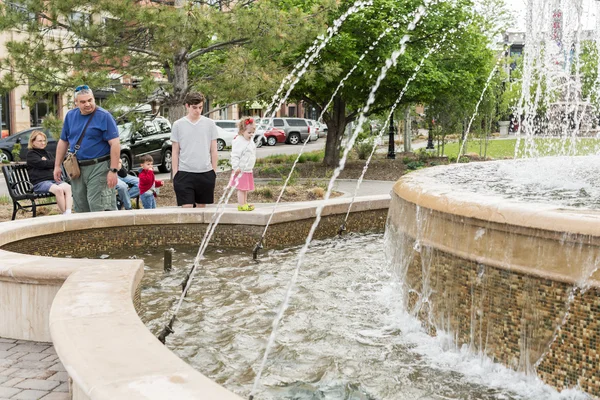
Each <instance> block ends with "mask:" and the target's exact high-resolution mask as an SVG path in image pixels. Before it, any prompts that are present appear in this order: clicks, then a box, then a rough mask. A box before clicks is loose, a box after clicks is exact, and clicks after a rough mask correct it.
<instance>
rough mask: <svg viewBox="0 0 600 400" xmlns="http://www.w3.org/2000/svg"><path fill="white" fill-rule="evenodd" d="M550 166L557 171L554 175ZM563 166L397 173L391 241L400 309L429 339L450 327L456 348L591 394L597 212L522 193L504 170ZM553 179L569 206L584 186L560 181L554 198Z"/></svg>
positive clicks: (595, 366)
mask: <svg viewBox="0 0 600 400" xmlns="http://www.w3.org/2000/svg"><path fill="white" fill-rule="evenodd" d="M587 159H589V158H587ZM579 161H582V162H581V163H579ZM586 161H587V160H577V161H576V162H575V164H578V163H579V164H581V165H585V164H586ZM553 162H554V163H555V164H556V166H555V167H556V168H557V169H561V170H562V172H558V171H557V172H554V173H553V171H552V170H551V167H550V166H549V165H551V164H552V163H553ZM561 162H562V161H561V160H558V159H556V160H550V161H548V160H544V161H543V165H544V166H545V168H547V169H546V170H542V171H540V170H539V168H540V164H539V163H538V161H534V160H531V161H519V162H514V161H498V162H490V163H481V164H479V165H474V164H470V165H453V166H445V167H434V168H430V169H427V170H421V171H417V172H415V173H411V174H409V175H406V176H404V177H403V178H402V179H401V180H400V181H398V182H397V183H396V185H395V186H394V190H393V194H392V202H391V205H390V213H389V217H388V220H389V226H388V229H389V230H388V241H389V244H390V245H391V246H392V249H391V259H392V262H393V265H394V269H395V273H396V274H397V276H398V278H399V279H401V280H402V281H403V283H404V286H405V290H404V293H405V301H406V304H407V307H408V308H409V309H410V311H411V312H412V313H413V314H414V315H416V316H418V317H419V318H420V319H421V321H422V323H423V325H424V326H425V328H426V329H428V330H429V332H430V333H431V334H434V335H435V334H436V333H437V331H438V330H440V329H441V330H444V331H447V332H450V333H451V335H452V337H453V338H454V342H455V345H457V346H465V345H466V346H469V347H470V349H471V350H472V351H474V352H481V353H484V354H486V355H487V356H489V357H491V358H493V359H495V360H498V361H499V362H501V363H503V364H504V365H506V366H509V367H511V368H513V369H515V370H521V371H525V372H528V373H535V374H537V375H538V376H539V377H540V378H541V379H542V380H544V381H545V382H546V383H548V384H550V385H552V386H554V387H556V388H557V389H559V390H562V389H565V388H568V387H574V386H579V387H581V388H582V389H583V390H585V391H586V392H588V393H591V394H593V395H595V396H598V395H600V385H599V382H598V381H597V379H596V376H598V374H599V373H600V370H599V365H600V364H599V363H598V361H599V357H600V354H598V351H597V338H598V336H599V334H600V324H599V323H598V322H597V321H599V320H600V297H599V291H598V285H599V282H600V279H599V277H600V275H599V274H598V271H597V267H598V265H599V264H598V260H599V257H600V252H599V246H598V244H599V243H600V212H599V211H598V210H595V209H593V208H592V207H586V208H576V207H573V206H569V205H565V204H564V201H557V200H550V201H547V202H542V201H544V196H543V195H540V193H539V191H538V190H537V188H532V192H533V193H534V195H533V196H532V197H533V198H534V199H535V200H528V199H527V195H524V196H516V195H515V193H514V192H520V190H519V189H518V188H519V185H522V184H523V182H522V181H520V182H517V183H516V184H515V185H512V186H511V185H510V184H508V185H507V184H506V183H507V182H506V181H510V177H511V173H509V172H507V171H509V170H510V169H511V168H517V169H518V168H525V171H527V169H529V173H531V170H533V171H534V173H538V174H539V175H542V176H545V175H549V176H550V175H553V174H554V175H555V176H561V174H564V173H565V168H567V169H568V168H569V167H570V165H567V166H564V165H563V164H561ZM571 166H572V165H571ZM490 171H492V172H491V173H490ZM497 171H502V172H503V173H502V175H501V176H498V175H497ZM572 175H573V176H576V175H577V174H572ZM490 181H492V182H494V181H495V182H497V183H498V184H497V185H496V187H497V188H498V189H499V190H497V193H494V189H493V187H492V186H494V185H488V184H487V182H490ZM482 182H483V183H482ZM480 183H481V184H480ZM544 184H546V183H544ZM587 184H588V182H585V180H584V181H582V182H580V186H581V187H587V186H586V185H587ZM528 185H529V182H526V184H525V185H524V186H528ZM561 185H563V186H564V185H566V187H564V188H563V190H562V191H563V192H564V193H566V194H565V196H563V197H566V198H567V199H569V200H568V201H569V202H570V201H571V200H572V199H571V196H570V194H569V193H570V192H572V191H577V190H579V189H581V188H578V187H577V182H573V181H570V182H562V183H561V182H560V179H559V181H558V182H556V187H554V188H552V190H551V191H552V193H554V194H556V193H557V191H558V192H560V190H558V189H557V188H558V187H560V186H561ZM511 188H512V189H511ZM515 188H517V190H514V189H515ZM516 197H523V198H522V199H517V198H516ZM548 197H551V196H548Z"/></svg>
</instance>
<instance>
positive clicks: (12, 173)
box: [2, 164, 69, 220]
mask: <svg viewBox="0 0 600 400" xmlns="http://www.w3.org/2000/svg"><path fill="white" fill-rule="evenodd" d="M2 173H3V174H4V178H5V179H6V186H7V187H8V194H9V195H10V198H11V199H12V201H13V213H12V218H11V219H12V220H14V219H15V218H16V217H17V211H19V210H24V211H25V210H27V209H29V208H30V209H31V211H32V212H33V216H34V217H35V216H36V209H37V207H38V206H41V205H43V206H45V205H51V204H56V198H55V199H54V201H44V202H43V203H41V204H40V203H36V201H39V200H41V199H48V198H54V194H52V193H50V192H46V193H34V192H33V184H32V183H31V182H30V181H29V174H28V173H27V164H11V165H3V166H2ZM62 179H64V180H65V182H68V181H69V180H68V177H67V175H66V174H65V172H64V171H63V175H62ZM23 202H25V204H22V203H23ZM26 202H31V204H27V203H26Z"/></svg>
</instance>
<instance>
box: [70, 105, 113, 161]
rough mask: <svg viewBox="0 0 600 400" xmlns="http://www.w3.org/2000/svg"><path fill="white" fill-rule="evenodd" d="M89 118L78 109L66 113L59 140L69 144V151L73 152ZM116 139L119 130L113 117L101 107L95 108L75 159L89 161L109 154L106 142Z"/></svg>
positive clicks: (108, 146) (89, 116) (89, 115)
mask: <svg viewBox="0 0 600 400" xmlns="http://www.w3.org/2000/svg"><path fill="white" fill-rule="evenodd" d="M91 116H92V114H88V115H81V111H79V108H75V109H73V110H70V111H69V112H68V113H67V116H66V117H65V123H64V125H63V129H62V133H61V134H60V138H61V139H62V140H64V141H67V142H69V151H74V150H75V149H74V147H75V145H76V144H77V141H78V140H79V137H80V136H81V133H82V132H83V128H84V127H85V124H86V123H87V122H88V120H89V119H90V118H91ZM118 137H119V129H118V128H117V123H116V121H115V119H114V118H113V116H112V115H110V113H109V112H108V111H106V110H105V109H103V108H102V107H98V106H96V114H95V115H94V119H93V120H92V122H90V124H89V125H88V127H87V130H86V131H85V136H84V137H83V140H82V141H81V145H80V147H79V151H78V152H77V159H78V160H91V159H94V158H98V157H102V156H106V155H108V154H110V145H109V144H108V141H109V140H111V139H115V138H118Z"/></svg>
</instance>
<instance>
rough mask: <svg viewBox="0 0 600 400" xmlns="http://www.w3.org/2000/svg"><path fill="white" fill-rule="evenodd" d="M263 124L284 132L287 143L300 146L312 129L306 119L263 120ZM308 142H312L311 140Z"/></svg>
mask: <svg viewBox="0 0 600 400" xmlns="http://www.w3.org/2000/svg"><path fill="white" fill-rule="evenodd" d="M267 121H268V122H267ZM261 122H262V123H267V124H268V125H269V126H272V127H274V128H277V129H281V130H282V131H284V132H285V137H286V143H290V144H298V143H301V142H303V141H305V140H306V138H308V137H309V135H310V133H311V127H310V126H309V125H308V122H307V120H305V119H304V118H272V119H270V120H267V119H265V118H263V119H262V120H261ZM308 141H310V138H309V139H308Z"/></svg>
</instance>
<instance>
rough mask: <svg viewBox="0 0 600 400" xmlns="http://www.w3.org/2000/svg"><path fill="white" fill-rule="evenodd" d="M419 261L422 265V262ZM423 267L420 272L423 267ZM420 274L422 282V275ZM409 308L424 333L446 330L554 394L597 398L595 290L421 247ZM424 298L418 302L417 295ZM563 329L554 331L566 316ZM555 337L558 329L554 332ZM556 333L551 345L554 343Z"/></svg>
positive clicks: (599, 329)
mask: <svg viewBox="0 0 600 400" xmlns="http://www.w3.org/2000/svg"><path fill="white" fill-rule="evenodd" d="M423 260H427V262H426V263H423ZM424 265H425V266H426V267H425V269H423V266H424ZM424 270H425V271H429V274H425V279H426V281H425V285H424V279H423V276H424V274H423V271H424ZM406 281H407V284H408V285H409V287H410V288H411V289H413V290H414V291H415V292H417V293H418V295H416V294H415V292H412V294H411V295H410V296H409V299H408V304H409V307H410V308H411V309H412V312H413V314H414V315H417V316H418V317H419V319H420V320H421V321H422V322H423V326H424V328H425V329H427V330H428V331H429V332H430V334H433V335H435V332H436V329H443V330H445V331H449V332H452V333H453V334H454V338H455V340H456V341H457V344H458V346H461V345H463V344H467V345H469V346H470V348H471V349H472V350H473V351H480V350H482V351H484V352H485V354H487V355H488V356H489V357H492V358H493V359H495V360H497V361H498V362H500V363H502V364H504V365H506V366H509V367H511V368H513V369H515V370H520V371H529V372H534V370H535V363H536V361H538V360H539V359H540V357H541V356H542V355H543V358H542V359H541V362H540V363H539V366H537V374H538V376H539V377H540V378H541V379H542V380H543V381H544V382H546V383H548V384H550V385H552V386H554V387H556V388H557V389H559V390H561V389H565V388H569V387H570V388H572V387H574V386H579V387H580V388H581V390H584V391H586V392H587V393H590V394H592V395H594V396H599V395H600V348H599V347H598V345H599V344H600V293H599V291H598V290H597V289H593V288H592V289H590V290H588V291H586V292H585V293H583V294H582V293H580V292H577V293H576V295H575V297H574V301H573V302H572V304H571V305H570V306H569V304H568V302H567V299H568V298H569V295H570V294H571V291H572V290H573V287H572V286H571V285H569V284H567V283H563V282H555V281H552V280H549V279H543V278H538V277H532V276H527V275H524V274H520V273H516V272H511V271H507V270H504V269H500V268H495V267H490V266H486V265H483V264H478V263H475V262H471V261H466V260H462V259H459V258H457V257H455V256H452V255H449V254H447V253H443V252H441V251H438V250H433V249H431V248H423V249H421V256H419V255H417V256H416V257H415V258H414V260H413V262H412V263H411V264H410V265H409V266H408V270H407V274H406ZM424 293H429V296H428V301H426V302H423V297H424V296H423V294H424ZM567 310H569V314H568V317H567V319H566V321H567V322H566V324H564V326H562V327H561V329H559V330H558V331H557V327H558V326H559V325H560V324H561V322H562V320H563V318H564V317H565V313H566V312H567ZM555 332H558V334H557V335H556V334H555ZM555 336H556V338H555V340H553V338H554V337H555Z"/></svg>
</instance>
